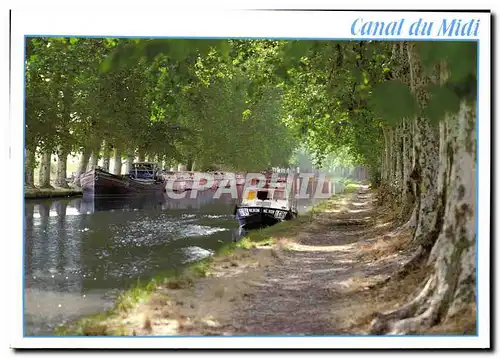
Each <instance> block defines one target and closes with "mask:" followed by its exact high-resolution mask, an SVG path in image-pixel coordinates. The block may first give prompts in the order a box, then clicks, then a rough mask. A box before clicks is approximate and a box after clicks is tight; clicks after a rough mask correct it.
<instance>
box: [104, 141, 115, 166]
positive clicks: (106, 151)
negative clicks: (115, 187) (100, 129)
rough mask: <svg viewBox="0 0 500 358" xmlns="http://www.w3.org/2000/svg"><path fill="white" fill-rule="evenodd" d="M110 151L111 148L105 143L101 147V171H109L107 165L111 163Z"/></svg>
mask: <svg viewBox="0 0 500 358" xmlns="http://www.w3.org/2000/svg"><path fill="white" fill-rule="evenodd" d="M112 150H113V148H112V146H111V144H110V143H108V142H107V141H105V142H104V145H103V154H102V169H104V170H105V171H109V164H110V162H111V151H112Z"/></svg>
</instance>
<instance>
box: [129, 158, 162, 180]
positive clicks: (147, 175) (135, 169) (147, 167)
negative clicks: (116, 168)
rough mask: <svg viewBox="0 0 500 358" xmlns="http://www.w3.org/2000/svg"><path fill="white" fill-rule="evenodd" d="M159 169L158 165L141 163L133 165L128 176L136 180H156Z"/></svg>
mask: <svg viewBox="0 0 500 358" xmlns="http://www.w3.org/2000/svg"><path fill="white" fill-rule="evenodd" d="M158 171H159V167H158V165H157V164H156V163H150V162H139V163H132V167H131V168H130V170H129V172H128V174H129V175H130V176H131V177H133V178H135V179H149V180H154V179H156V177H157V174H158Z"/></svg>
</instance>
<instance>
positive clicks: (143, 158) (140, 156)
mask: <svg viewBox="0 0 500 358" xmlns="http://www.w3.org/2000/svg"><path fill="white" fill-rule="evenodd" d="M138 152H139V153H138V154H137V156H138V158H137V159H138V161H139V162H145V161H146V153H145V152H144V151H143V150H141V149H139V151H138Z"/></svg>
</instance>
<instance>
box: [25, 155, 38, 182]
mask: <svg viewBox="0 0 500 358" xmlns="http://www.w3.org/2000/svg"><path fill="white" fill-rule="evenodd" d="M25 155H26V159H25V167H24V185H25V186H26V187H28V188H34V187H35V167H36V158H35V151H33V150H29V149H26V152H25Z"/></svg>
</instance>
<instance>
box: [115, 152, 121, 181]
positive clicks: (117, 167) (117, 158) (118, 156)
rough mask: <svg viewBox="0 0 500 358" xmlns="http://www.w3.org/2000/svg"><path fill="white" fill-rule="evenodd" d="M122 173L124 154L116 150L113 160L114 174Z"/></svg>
mask: <svg viewBox="0 0 500 358" xmlns="http://www.w3.org/2000/svg"><path fill="white" fill-rule="evenodd" d="M121 173H122V153H121V151H120V150H118V149H115V155H114V158H113V174H115V175H120V174H121Z"/></svg>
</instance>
